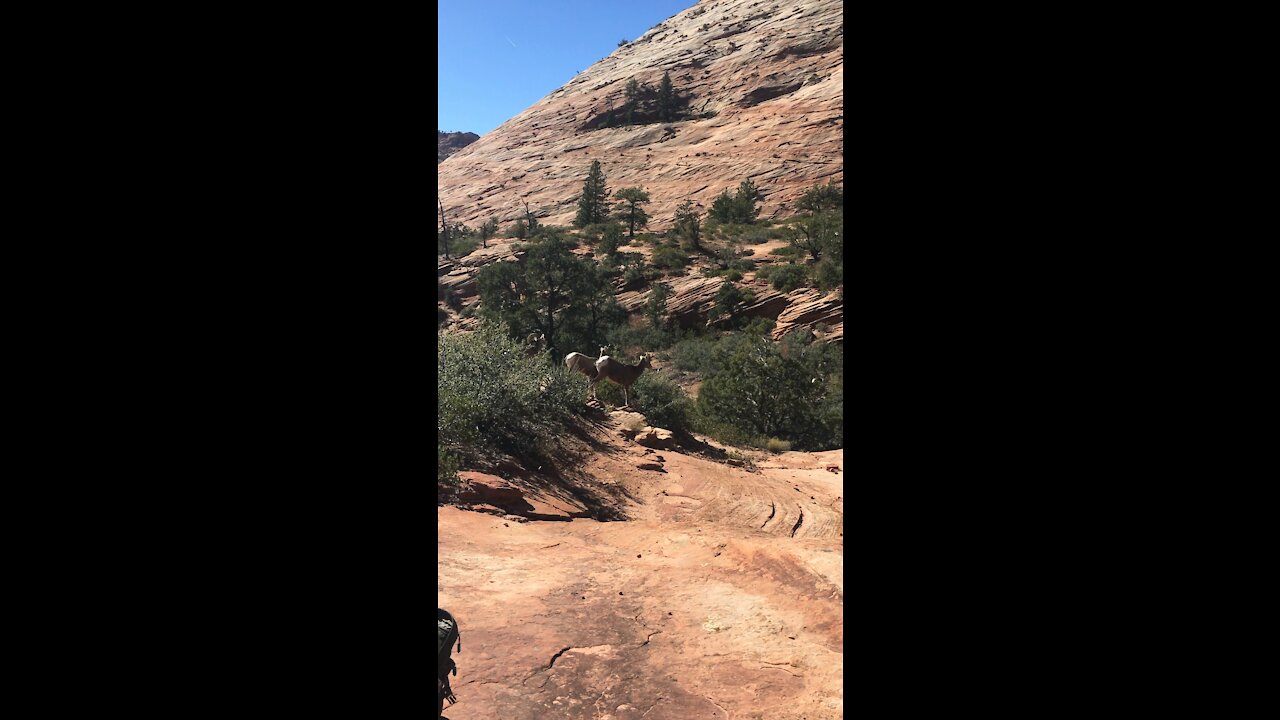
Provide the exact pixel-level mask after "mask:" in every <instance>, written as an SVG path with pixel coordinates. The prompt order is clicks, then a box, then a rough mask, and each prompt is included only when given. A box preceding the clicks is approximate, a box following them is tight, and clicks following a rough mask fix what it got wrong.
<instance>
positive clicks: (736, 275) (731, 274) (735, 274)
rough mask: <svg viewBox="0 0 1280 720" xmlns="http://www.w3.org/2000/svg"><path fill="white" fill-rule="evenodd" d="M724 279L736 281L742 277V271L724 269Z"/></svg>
mask: <svg viewBox="0 0 1280 720" xmlns="http://www.w3.org/2000/svg"><path fill="white" fill-rule="evenodd" d="M724 279H725V280H728V281H729V282H737V281H739V280H741V279H742V272H741V271H740V270H725V271H724Z"/></svg>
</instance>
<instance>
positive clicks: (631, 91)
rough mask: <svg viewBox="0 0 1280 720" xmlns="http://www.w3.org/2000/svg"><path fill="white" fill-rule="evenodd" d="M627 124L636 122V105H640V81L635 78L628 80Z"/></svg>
mask: <svg viewBox="0 0 1280 720" xmlns="http://www.w3.org/2000/svg"><path fill="white" fill-rule="evenodd" d="M626 97H627V124H628V125H630V124H632V123H633V122H635V116H636V107H637V106H639V105H640V83H638V82H636V79H635V78H631V80H629V81H628V82H627V90H626Z"/></svg>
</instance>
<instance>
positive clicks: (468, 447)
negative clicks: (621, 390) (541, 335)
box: [436, 322, 585, 458]
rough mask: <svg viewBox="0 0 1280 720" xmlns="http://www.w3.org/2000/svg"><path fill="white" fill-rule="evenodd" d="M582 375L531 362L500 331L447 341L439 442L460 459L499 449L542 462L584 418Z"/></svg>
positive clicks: (440, 371) (439, 367)
mask: <svg viewBox="0 0 1280 720" xmlns="http://www.w3.org/2000/svg"><path fill="white" fill-rule="evenodd" d="M580 380H581V376H578V377H576V378H575V377H573V376H572V375H570V373H569V371H568V370H567V369H566V368H565V367H564V366H563V365H561V364H560V363H555V364H549V363H548V362H547V361H546V359H545V357H543V356H535V357H533V358H529V357H526V356H525V354H524V349H523V347H522V346H521V345H520V343H519V342H517V341H515V340H511V339H509V338H508V337H506V335H504V334H503V333H502V332H501V331H500V330H499V329H498V328H497V327H494V326H492V325H491V324H489V323H487V322H486V323H482V324H481V327H480V329H479V330H478V331H476V332H473V333H463V334H442V335H440V336H439V345H438V347H437V350H436V387H437V390H438V391H439V393H438V396H437V400H436V421H437V432H438V438H437V442H438V444H439V445H441V446H443V447H444V448H446V449H447V450H448V451H449V452H453V453H457V454H459V455H460V456H463V457H466V456H469V455H471V456H475V455H482V454H486V451H491V450H499V451H503V452H508V453H511V454H513V455H516V456H518V457H529V458H538V457H543V456H545V454H546V453H548V452H550V451H551V449H552V448H553V445H554V437H555V435H556V434H558V433H559V432H560V431H561V430H562V427H563V426H564V425H565V424H566V423H568V422H569V420H570V419H571V418H572V417H573V416H574V415H576V414H579V413H582V412H583V411H584V407H585V406H584V404H583V396H582V383H581V382H580Z"/></svg>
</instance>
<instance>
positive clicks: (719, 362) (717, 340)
mask: <svg viewBox="0 0 1280 720" xmlns="http://www.w3.org/2000/svg"><path fill="white" fill-rule="evenodd" d="M744 340H745V335H742V334H737V333H735V334H731V335H719V336H717V335H703V336H698V337H690V338H685V339H683V340H681V341H680V342H678V343H676V344H675V345H673V346H672V348H671V359H672V361H673V362H674V363H675V366H676V367H677V368H679V369H681V370H687V371H690V372H696V373H699V374H702V375H704V376H705V375H710V374H712V373H715V372H718V371H719V370H720V368H722V367H723V366H724V360H725V359H726V358H727V357H728V356H729V355H731V354H733V352H734V351H735V350H737V349H738V347H739V346H740V345H741V344H742V343H743V341H744Z"/></svg>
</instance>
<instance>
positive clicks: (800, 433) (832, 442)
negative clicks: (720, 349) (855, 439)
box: [697, 332, 844, 451]
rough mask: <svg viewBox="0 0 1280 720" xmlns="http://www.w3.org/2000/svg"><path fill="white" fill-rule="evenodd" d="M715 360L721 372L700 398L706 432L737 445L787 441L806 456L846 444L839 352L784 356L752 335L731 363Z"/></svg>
mask: <svg viewBox="0 0 1280 720" xmlns="http://www.w3.org/2000/svg"><path fill="white" fill-rule="evenodd" d="M713 355H719V357H716V358H715V359H716V360H717V361H718V364H719V367H718V368H717V369H716V370H715V371H714V372H712V373H710V374H709V375H708V376H707V378H706V380H705V381H704V382H703V385H702V389H701V391H700V392H699V394H698V403H697V408H698V413H697V417H698V418H699V419H700V422H701V427H702V428H704V429H703V432H707V433H708V434H710V435H712V436H713V437H716V438H717V439H721V440H723V441H725V442H733V443H736V444H741V443H743V442H757V443H758V442H759V441H760V440H761V439H765V441H766V446H767V438H775V439H778V440H787V441H790V442H792V443H793V444H794V445H795V446H796V447H797V448H798V449H800V450H806V451H816V450H828V449H831V448H836V447H840V446H841V445H842V444H843V442H844V414H843V413H844V409H843V406H842V405H840V401H841V400H842V399H843V355H842V354H841V350H840V348H839V347H834V346H831V345H828V344H825V343H815V344H813V345H810V346H799V345H796V346H793V347H791V348H789V349H788V353H787V354H785V355H784V354H783V353H782V351H781V348H780V347H779V345H778V344H777V343H773V342H771V341H769V340H768V339H767V338H766V337H764V336H763V335H761V334H757V333H755V332H750V333H747V334H744V336H743V340H742V342H741V344H740V345H739V347H737V348H736V349H735V350H734V351H733V352H732V353H731V354H728V356H727V357H724V356H723V355H720V354H719V353H713ZM819 379H820V380H821V382H815V380H819Z"/></svg>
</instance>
